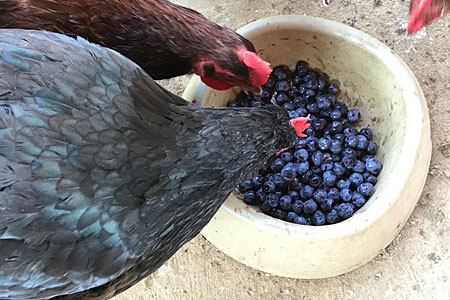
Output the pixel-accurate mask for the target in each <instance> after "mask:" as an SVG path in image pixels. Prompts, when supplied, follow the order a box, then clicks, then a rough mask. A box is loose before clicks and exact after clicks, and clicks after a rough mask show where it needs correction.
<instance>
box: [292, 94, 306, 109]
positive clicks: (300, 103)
mask: <svg viewBox="0 0 450 300" xmlns="http://www.w3.org/2000/svg"><path fill="white" fill-rule="evenodd" d="M292 104H294V106H295V108H300V107H305V105H306V100H305V98H303V97H300V96H298V97H295V98H294V99H293V100H292Z"/></svg>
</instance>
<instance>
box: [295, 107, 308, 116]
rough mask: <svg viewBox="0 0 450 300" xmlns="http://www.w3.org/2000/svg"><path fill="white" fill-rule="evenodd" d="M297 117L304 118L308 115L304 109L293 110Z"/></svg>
mask: <svg viewBox="0 0 450 300" xmlns="http://www.w3.org/2000/svg"><path fill="white" fill-rule="evenodd" d="M295 112H296V113H297V115H298V116H299V117H306V116H307V115H308V110H307V109H306V108H304V107H299V108H297V109H296V110H295Z"/></svg>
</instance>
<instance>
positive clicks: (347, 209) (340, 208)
mask: <svg viewBox="0 0 450 300" xmlns="http://www.w3.org/2000/svg"><path fill="white" fill-rule="evenodd" d="M354 209H355V207H354V206H353V204H351V203H341V204H338V205H336V210H337V213H338V216H339V217H341V218H343V219H348V218H350V217H351V216H352V215H353V212H354Z"/></svg>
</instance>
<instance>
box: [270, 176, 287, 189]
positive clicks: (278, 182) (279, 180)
mask: <svg viewBox="0 0 450 300" xmlns="http://www.w3.org/2000/svg"><path fill="white" fill-rule="evenodd" d="M273 183H275V186H276V187H279V188H282V187H284V186H285V185H286V180H285V179H284V178H283V177H282V176H281V174H280V173H275V174H274V175H273Z"/></svg>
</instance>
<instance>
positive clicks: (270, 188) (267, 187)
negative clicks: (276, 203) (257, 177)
mask: <svg viewBox="0 0 450 300" xmlns="http://www.w3.org/2000/svg"><path fill="white" fill-rule="evenodd" d="M262 190H263V192H264V193H266V194H267V193H274V192H275V190H276V186H275V183H274V182H273V181H266V182H264V184H263V186H262Z"/></svg>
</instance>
